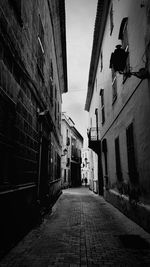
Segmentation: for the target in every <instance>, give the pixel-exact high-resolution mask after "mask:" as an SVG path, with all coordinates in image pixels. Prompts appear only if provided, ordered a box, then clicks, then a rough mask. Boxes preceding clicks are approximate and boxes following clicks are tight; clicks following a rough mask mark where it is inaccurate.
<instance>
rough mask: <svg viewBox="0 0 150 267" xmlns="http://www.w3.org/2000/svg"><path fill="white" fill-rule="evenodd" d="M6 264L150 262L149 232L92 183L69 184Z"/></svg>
mask: <svg viewBox="0 0 150 267" xmlns="http://www.w3.org/2000/svg"><path fill="white" fill-rule="evenodd" d="M5 266H15V267H18V266H21V267H25V266H26V267H33V266H35V267H39V266H41V267H44V266H45V267H48V266H49V267H50V266H58V267H59V266H64V267H65V266H66V267H67V266H68V267H78V266H88V267H92V266H117V267H118V266H150V235H149V234H148V233H146V232H145V231H144V230H143V229H142V228H140V227H139V226H138V225H137V224H135V223H134V222H132V221H131V220H129V219H128V218H127V217H125V216H124V215H123V214H122V213H120V212H119V211H118V210H117V209H115V208H114V207H113V206H112V205H110V204H109V203H108V202H106V201H105V200H104V199H103V198H102V197H100V196H98V195H95V194H94V193H93V192H91V191H90V190H89V189H88V188H85V187H80V188H76V189H73V188H72V189H66V190H63V194H62V195H61V196H60V198H59V200H58V201H57V202H56V204H55V205H54V207H53V212H52V214H49V215H46V217H45V218H44V221H43V223H42V224H41V225H40V226H39V227H37V228H35V229H33V230H32V231H31V232H30V233H29V234H28V235H27V236H26V237H25V238H24V239H23V240H22V241H21V242H20V243H19V244H18V245H17V246H16V247H15V248H14V249H12V250H11V251H10V253H9V254H8V255H7V256H6V257H5V258H4V259H3V260H2V261H1V263H0V267H5Z"/></svg>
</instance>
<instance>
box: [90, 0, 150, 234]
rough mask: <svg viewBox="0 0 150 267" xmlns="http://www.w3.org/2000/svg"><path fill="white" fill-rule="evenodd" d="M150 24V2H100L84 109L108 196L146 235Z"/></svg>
mask: <svg viewBox="0 0 150 267" xmlns="http://www.w3.org/2000/svg"><path fill="white" fill-rule="evenodd" d="M149 18H150V3H149V1H141V0H138V1H129V0H126V1H123V0H121V1H116V0H112V1H98V6H97V16H96V21H95V30H94V40H93V50H92V56H91V65H90V71H89V82H88V93H87V99H86V105H85V109H86V110H87V111H89V128H90V130H89V143H90V142H93V143H92V147H93V149H94V139H92V132H93V133H94V130H93V128H92V127H95V129H96V134H95V138H96V139H97V141H98V143H99V145H100V156H99V159H100V161H101V162H100V166H102V172H101V175H102V179H103V185H104V186H103V188H104V196H105V198H106V199H107V200H108V201H110V202H111V203H112V204H114V205H115V206H116V207H118V208H119V209H120V210H121V211H123V212H124V213H125V214H126V215H128V216H129V217H131V218H132V219H133V220H135V221H136V222H137V223H139V224H140V225H142V226H143V227H144V228H145V229H147V230H150V227H149V223H148V222H149V219H150V213H149V204H150V201H149V200H150V199H149V196H150V180H149V176H150V165H149V161H150V140H149V135H150V127H149V124H148V121H149V114H150V95H149V69H150V67H149V66H150V58H149V54H150V32H149V26H150V19H149ZM93 117H95V121H94V120H93ZM90 123H91V124H90Z"/></svg>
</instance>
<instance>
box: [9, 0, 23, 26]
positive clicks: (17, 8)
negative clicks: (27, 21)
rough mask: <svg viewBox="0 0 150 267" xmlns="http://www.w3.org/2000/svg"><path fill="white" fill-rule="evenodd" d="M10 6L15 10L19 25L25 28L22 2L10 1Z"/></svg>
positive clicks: (18, 0)
mask: <svg viewBox="0 0 150 267" xmlns="http://www.w3.org/2000/svg"><path fill="white" fill-rule="evenodd" d="M9 4H10V6H11V7H12V8H13V10H14V14H15V16H16V19H17V21H18V23H19V24H20V26H23V21H22V18H21V0H9Z"/></svg>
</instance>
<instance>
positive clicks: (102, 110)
mask: <svg viewBox="0 0 150 267" xmlns="http://www.w3.org/2000/svg"><path fill="white" fill-rule="evenodd" d="M100 96H101V114H102V124H103V123H104V122H105V107H104V89H101V90H100Z"/></svg>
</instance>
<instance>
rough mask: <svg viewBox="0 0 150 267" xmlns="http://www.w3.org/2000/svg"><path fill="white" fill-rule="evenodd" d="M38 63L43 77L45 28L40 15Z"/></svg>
mask: <svg viewBox="0 0 150 267" xmlns="http://www.w3.org/2000/svg"><path fill="white" fill-rule="evenodd" d="M37 65H38V69H39V71H40V74H41V75H42V79H43V74H44V73H43V66H44V29H43V25H42V21H41V18H40V15H39V32H38V52H37Z"/></svg>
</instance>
